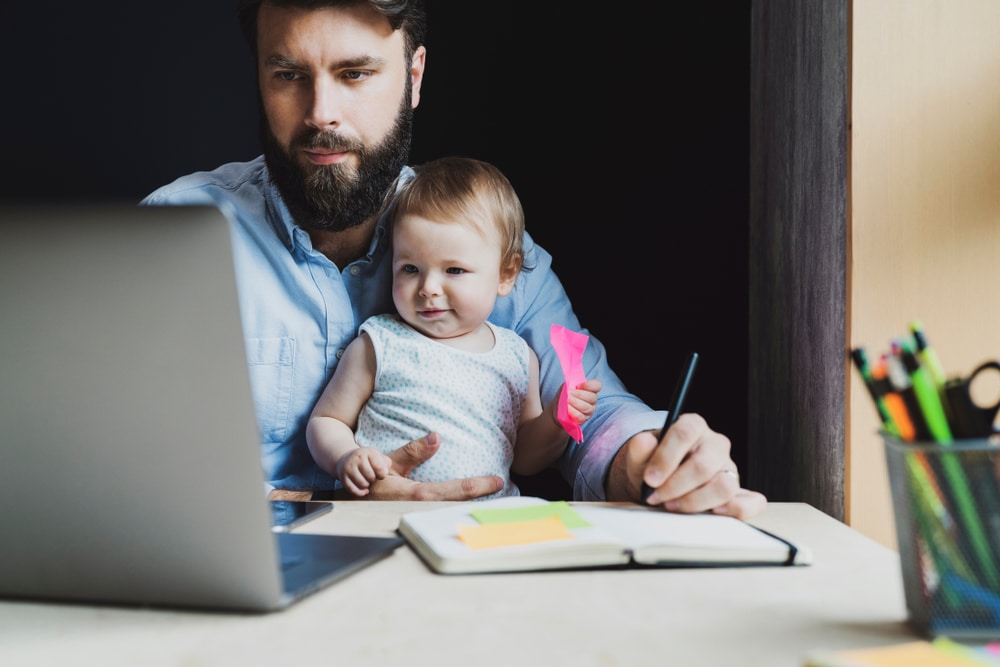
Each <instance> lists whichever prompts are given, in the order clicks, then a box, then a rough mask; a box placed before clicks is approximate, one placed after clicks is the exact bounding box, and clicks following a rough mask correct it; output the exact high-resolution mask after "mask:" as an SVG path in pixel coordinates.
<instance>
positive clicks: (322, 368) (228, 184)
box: [141, 157, 664, 500]
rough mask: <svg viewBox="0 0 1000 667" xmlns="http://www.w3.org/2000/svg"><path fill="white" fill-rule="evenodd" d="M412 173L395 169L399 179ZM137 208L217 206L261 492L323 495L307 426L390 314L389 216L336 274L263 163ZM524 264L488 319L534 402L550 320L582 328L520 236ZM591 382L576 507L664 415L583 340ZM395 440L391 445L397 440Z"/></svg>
mask: <svg viewBox="0 0 1000 667" xmlns="http://www.w3.org/2000/svg"><path fill="white" fill-rule="evenodd" d="M412 175H413V171H412V169H410V168H409V167H404V168H403V172H402V174H401V178H400V182H401V183H402V182H404V181H405V180H408V179H409V178H411V177H412ZM141 203H142V204H144V205H180V204H215V205H216V206H218V207H219V208H220V209H221V210H222V211H223V213H225V214H226V216H227V217H228V218H229V221H230V226H231V229H232V237H233V251H234V258H235V270H236V280H237V284H238V286H239V295H240V310H241V316H242V319H243V332H244V337H245V339H246V354H247V362H248V364H249V369H250V381H251V387H252V391H253V397H254V404H255V406H256V412H257V422H258V429H259V432H260V447H261V461H262V464H263V467H264V473H265V475H264V478H265V479H266V480H269V482H268V489H271V488H279V489H332V488H334V486H335V480H334V479H333V478H332V477H331V476H330V475H328V474H327V473H325V472H324V471H323V470H321V469H320V468H319V467H318V466H317V465H316V463H315V462H314V461H313V459H312V456H311V454H310V453H309V449H308V447H307V446H306V439H305V427H306V421H307V420H308V418H309V413H310V411H311V410H312V407H313V404H314V403H315V401H316V400H317V399H318V398H319V395H320V393H321V392H322V390H323V388H324V387H325V386H326V383H327V382H328V381H329V379H330V377H331V375H332V373H333V370H334V368H335V367H336V365H337V360H338V359H339V358H340V355H341V354H342V353H343V351H344V349H345V348H346V347H347V344H348V343H350V342H351V340H352V339H353V338H354V337H355V336H357V334H358V327H359V326H360V325H361V323H362V322H363V321H364V320H365V319H366V318H367V317H368V316H370V315H375V314H378V313H383V312H390V311H393V310H394V308H393V305H392V293H391V281H392V275H391V274H392V272H391V261H392V258H391V256H390V253H389V249H388V245H389V244H388V239H387V238H386V221H387V220H386V217H385V216H383V218H382V219H381V220H380V221H379V224H378V227H377V229H376V231H375V235H374V238H373V239H372V243H371V246H370V247H369V248H368V252H367V253H366V254H365V256H364V257H362V258H360V259H358V260H357V261H355V262H352V263H351V264H349V265H348V266H345V267H337V266H336V265H334V264H333V262H331V261H330V260H329V259H328V258H327V257H326V256H325V255H323V254H321V253H320V252H319V251H317V250H315V249H314V248H313V246H312V243H311V240H310V238H309V234H308V233H307V232H306V231H305V230H304V229H302V228H301V227H299V226H297V225H296V224H295V223H294V222H293V221H292V217H291V215H290V214H289V213H288V210H287V208H286V207H285V205H284V202H283V201H282V199H281V197H280V196H279V194H278V192H277V189H276V187H275V186H274V184H273V183H272V182H271V180H270V178H269V176H268V172H267V167H266V166H265V163H264V159H263V157H258V158H257V159H255V160H253V161H251V162H233V163H229V164H225V165H222V166H221V167H219V168H218V169H216V170H214V171H211V172H198V173H193V174H189V175H187V176H183V177H181V178H179V179H177V180H176V181H174V182H173V183H171V184H169V185H165V186H163V187H161V188H159V189H157V190H156V191H155V192H153V193H152V194H150V195H149V196H147V197H146V198H145V199H143V200H142V202H141ZM524 240H525V260H526V261H525V263H526V264H527V265H528V266H534V269H533V270H531V271H522V273H521V275H520V276H519V277H518V280H517V284H516V286H515V288H514V290H512V292H511V294H510V295H508V296H506V297H500V298H499V299H498V301H497V305H496V307H495V308H494V310H493V313H492V314H491V315H490V320H491V321H492V322H494V323H495V324H498V325H500V326H504V327H508V328H510V329H513V330H515V331H517V332H518V333H519V334H521V336H523V337H524V338H525V339H526V340H527V341H528V344H529V345H531V347H532V348H533V349H534V350H535V352H536V353H537V354H538V358H539V361H540V362H541V390H542V401H543V402H544V403H547V402H548V401H549V400H550V399H551V398H552V397H553V396H554V395H555V393H556V392H557V391H558V390H559V387H560V385H561V384H562V382H563V377H562V370H561V366H560V365H559V360H558V358H557V357H556V355H555V352H554V350H553V349H552V345H551V344H550V342H549V329H550V327H551V326H552V324H554V323H557V324H561V325H563V326H564V327H566V328H568V329H571V330H573V331H580V332H582V333H588V332H587V331H586V330H585V329H582V328H581V326H580V323H579V321H578V320H577V318H576V315H574V313H573V309H572V305H571V304H570V301H569V298H568V297H567V296H566V292H565V291H564V290H563V287H562V284H561V283H560V282H559V279H558V278H556V275H555V273H553V271H552V263H551V256H550V255H549V254H548V253H547V252H546V251H545V250H543V249H542V248H541V247H539V246H537V245H535V244H534V242H533V241H532V239H531V237H530V236H529V235H527V234H525V239H524ZM583 365H584V372H585V374H586V376H587V377H588V378H598V379H600V380H601V382H602V383H603V385H604V388H603V389H602V390H601V393H600V395H599V400H598V402H597V412H596V415H595V416H594V417H593V418H592V419H590V420H589V421H588V422H587V423H586V424H584V426H583V433H584V440H583V442H582V443H574V442H570V446H569V447H568V448H567V451H566V453H565V455H564V456H563V457H562V459H560V461H559V463H558V466H559V469H560V471H561V472H562V475H563V477H564V478H565V479H566V480H567V481H569V482H570V484H572V486H573V496H574V499H576V500H604V498H605V494H604V477H605V474H606V472H607V467H608V464H609V463H610V461H611V458H612V457H613V456H614V454H615V452H617V451H618V449H619V448H620V447H621V445H622V444H623V443H624V442H625V440H627V439H628V438H629V437H631V436H632V435H634V434H635V433H638V432H639V431H642V430H646V429H658V428H660V427H661V426H662V425H663V419H664V413H663V412H656V411H653V410H652V409H650V408H649V407H647V406H646V405H644V404H643V403H642V402H641V401H639V399H638V398H637V397H635V396H634V395H632V394H630V393H628V392H627V391H626V389H625V387H624V386H623V385H622V383H621V381H620V380H619V379H618V377H617V376H616V375H615V374H614V372H613V371H612V370H611V368H610V367H609V366H608V362H607V357H606V354H605V350H604V347H603V345H601V343H600V342H599V341H597V340H596V339H595V338H593V337H591V338H590V341H589V342H588V344H587V348H586V351H585V353H584V359H583ZM402 444H404V443H400V445H402Z"/></svg>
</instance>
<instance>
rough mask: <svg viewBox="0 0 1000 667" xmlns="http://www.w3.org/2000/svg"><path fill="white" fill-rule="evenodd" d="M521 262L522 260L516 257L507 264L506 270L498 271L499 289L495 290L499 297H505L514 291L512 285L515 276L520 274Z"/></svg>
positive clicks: (515, 280) (515, 279) (515, 278)
mask: <svg viewBox="0 0 1000 667" xmlns="http://www.w3.org/2000/svg"><path fill="white" fill-rule="evenodd" d="M522 262H523V259H522V258H521V256H520V255H518V256H517V257H515V258H514V259H512V260H511V261H510V262H509V263H508V264H507V266H506V268H501V269H500V287H499V289H497V294H498V295H499V296H507V295H508V294H510V291H511V290H512V289H514V283H515V282H517V274H518V273H520V272H521V263H522Z"/></svg>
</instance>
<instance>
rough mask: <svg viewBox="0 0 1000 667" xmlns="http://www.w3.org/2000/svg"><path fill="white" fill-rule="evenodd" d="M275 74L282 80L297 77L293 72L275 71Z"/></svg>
mask: <svg viewBox="0 0 1000 667" xmlns="http://www.w3.org/2000/svg"><path fill="white" fill-rule="evenodd" d="M276 76H277V77H278V78H279V79H281V80H282V81H295V80H296V79H298V78H299V75H298V74H296V73H295V72H277V73H276Z"/></svg>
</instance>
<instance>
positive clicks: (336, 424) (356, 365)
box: [306, 333, 391, 495]
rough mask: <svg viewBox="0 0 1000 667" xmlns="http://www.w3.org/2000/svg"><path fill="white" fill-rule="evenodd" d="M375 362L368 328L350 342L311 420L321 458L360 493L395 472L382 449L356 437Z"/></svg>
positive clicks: (312, 444) (310, 433) (309, 432)
mask: <svg viewBox="0 0 1000 667" xmlns="http://www.w3.org/2000/svg"><path fill="white" fill-rule="evenodd" d="M375 364H376V361H375V350H374V348H373V347H372V344H371V341H369V339H368V336H367V335H366V334H364V333H362V334H361V335H360V336H358V337H357V338H356V339H354V340H353V341H352V342H351V344H350V345H348V346H347V349H346V350H345V351H344V355H343V356H342V357H341V358H340V362H339V363H338V364H337V370H335V371H334V373H333V378H331V380H330V383H329V384H328V385H327V386H326V388H325V389H324V390H323V394H322V395H321V396H320V397H319V400H318V401H317V402H316V406H315V407H314V408H313V411H312V414H311V415H310V416H309V423H308V424H307V425H306V442H307V444H308V445H309V451H310V453H312V455H313V458H314V459H315V460H316V463H317V464H318V465H319V467H320V468H322V469H323V470H325V471H326V472H328V473H330V474H331V475H333V476H334V477H336V478H337V479H339V480H340V481H341V483H342V484H343V485H344V486H345V487H347V489H348V490H349V491H350V492H351V493H353V494H354V495H365V494H367V493H368V487H369V485H370V484H371V482H373V481H375V480H376V479H382V478H383V477H385V476H386V475H387V474H388V473H389V467H390V463H391V461H390V460H389V457H388V456H385V455H384V454H382V453H380V452H378V451H377V450H374V449H371V448H368V447H365V448H359V447H358V443H357V441H355V439H354V429H355V428H357V425H358V415H360V414H361V409H362V408H363V407H364V405H365V402H366V401H367V400H368V399H369V398H370V397H371V395H372V392H373V391H374V389H375Z"/></svg>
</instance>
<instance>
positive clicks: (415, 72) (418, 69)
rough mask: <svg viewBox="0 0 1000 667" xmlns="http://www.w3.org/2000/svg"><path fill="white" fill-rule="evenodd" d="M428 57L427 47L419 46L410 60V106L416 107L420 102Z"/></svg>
mask: <svg viewBox="0 0 1000 667" xmlns="http://www.w3.org/2000/svg"><path fill="white" fill-rule="evenodd" d="M426 58H427V49H425V48H424V47H423V46H418V47H417V48H416V50H414V52H413V59H412V60H410V83H411V85H412V88H411V89H410V92H411V97H410V106H411V107H412V108H414V109H416V108H417V105H418V104H420V84H421V83H423V81H424V63H425V62H426V60H425V59H426Z"/></svg>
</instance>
